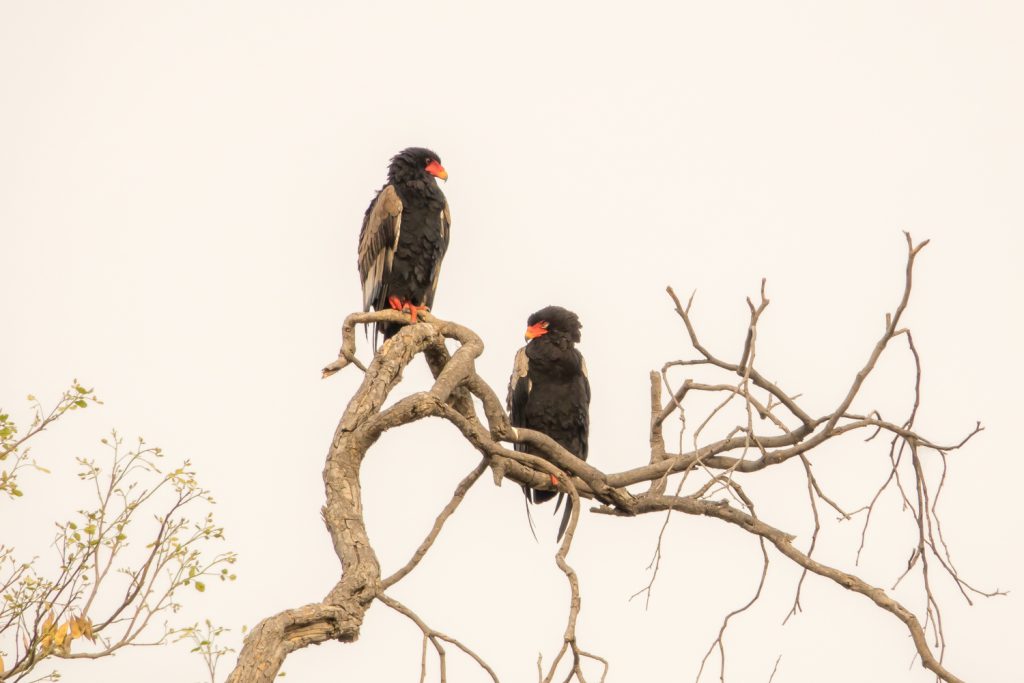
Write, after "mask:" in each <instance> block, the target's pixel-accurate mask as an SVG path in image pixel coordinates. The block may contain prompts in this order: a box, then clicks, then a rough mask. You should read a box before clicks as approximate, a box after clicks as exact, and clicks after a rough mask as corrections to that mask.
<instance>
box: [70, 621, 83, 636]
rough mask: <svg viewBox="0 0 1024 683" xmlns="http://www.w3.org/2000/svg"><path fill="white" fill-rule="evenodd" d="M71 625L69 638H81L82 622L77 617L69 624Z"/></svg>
mask: <svg viewBox="0 0 1024 683" xmlns="http://www.w3.org/2000/svg"><path fill="white" fill-rule="evenodd" d="M69 623H70V624H71V637H72V638H81V637H82V622H81V620H80V619H79V618H78V617H75V618H74V619H72V620H71V621H70V622H69Z"/></svg>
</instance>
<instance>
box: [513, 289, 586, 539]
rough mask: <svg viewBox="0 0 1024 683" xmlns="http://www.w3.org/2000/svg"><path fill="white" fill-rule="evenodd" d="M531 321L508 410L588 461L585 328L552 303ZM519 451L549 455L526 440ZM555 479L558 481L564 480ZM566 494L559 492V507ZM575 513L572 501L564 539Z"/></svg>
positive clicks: (530, 494)
mask: <svg viewBox="0 0 1024 683" xmlns="http://www.w3.org/2000/svg"><path fill="white" fill-rule="evenodd" d="M526 324H527V328H526V339H527V344H526V346H524V347H523V348H521V349H519V352H518V353H516V361H515V366H514V367H513V369H512V378H511V379H510V380H509V384H508V414H509V418H510V420H511V421H512V426H513V427H526V428H528V429H534V430H536V431H538V432H543V433H544V434H547V435H548V436H549V437H551V438H552V439H554V440H555V441H557V442H558V443H559V445H561V446H562V447H563V448H565V450H567V451H569V452H570V453H572V454H573V455H575V456H576V457H578V458H580V459H582V460H586V459H587V432H588V431H589V429H590V413H589V409H590V381H589V380H588V379H587V364H586V363H585V362H584V361H583V355H582V354H581V353H580V352H579V351H577V350H576V342H578V341H579V340H580V328H581V327H582V325H581V324H580V319H579V318H578V317H577V316H576V314H575V313H573V312H572V311H569V310H566V309H564V308H562V307H560V306H548V307H547V308H542V309H541V310H539V311H537V312H536V313H534V314H533V315H531V316H530V318H529V320H527V321H526ZM516 450H518V451H525V452H527V453H532V454H534V455H539V456H542V457H543V454H542V453H540V452H539V451H536V450H534V449H533V448H531V447H529V446H526V445H524V444H516ZM552 479H553V480H554V477H552ZM552 483H553V484H556V485H557V483H558V482H557V480H554V481H552ZM523 492H524V493H525V494H526V500H527V503H528V504H529V503H531V502H532V503H543V502H545V501H548V500H551V499H552V498H554V497H555V492H554V491H538V490H536V489H531V488H528V487H526V486H524V487H523ZM563 495H564V494H562V493H559V494H558V503H556V505H555V512H558V506H559V505H561V503H562V497H563ZM571 513H572V501H571V500H567V501H565V513H564V514H563V516H562V523H561V524H560V525H559V527H558V540H561V539H562V534H563V533H565V527H566V525H567V524H568V523H569V517H570V515H571ZM527 515H529V505H527ZM532 524H533V523H532V522H531V528H532Z"/></svg>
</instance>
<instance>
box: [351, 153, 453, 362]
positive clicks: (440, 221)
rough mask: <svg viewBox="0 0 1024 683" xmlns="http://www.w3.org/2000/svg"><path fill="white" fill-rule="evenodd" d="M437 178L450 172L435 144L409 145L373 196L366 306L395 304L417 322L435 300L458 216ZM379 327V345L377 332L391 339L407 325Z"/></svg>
mask: <svg viewBox="0 0 1024 683" xmlns="http://www.w3.org/2000/svg"><path fill="white" fill-rule="evenodd" d="M437 178H440V179H441V180H447V179H448V172H447V171H445V170H444V167H443V166H441V159H440V157H438V155H437V154H436V153H434V152H432V151H430V150H429V149H424V148H422V147H409V148H408V149H403V150H402V151H401V152H399V153H398V154H396V155H395V156H394V157H392V159H391V164H390V166H388V180H387V183H386V184H385V185H384V187H382V188H381V189H380V190H379V191H378V192H377V195H376V196H375V197H374V198H373V201H372V202H370V206H369V208H367V209H366V215H365V216H364V217H363V228H362V230H361V231H360V232H359V259H358V260H359V278H360V281H361V282H362V285H363V310H364V311H368V310H370V308H371V307H372V308H373V309H374V310H377V311H379V310H382V309H385V308H393V309H396V310H399V311H406V312H408V313H409V314H410V315H411V317H412V322H416V316H417V314H418V313H419V312H420V311H423V310H429V308H430V307H431V306H432V305H433V303H434V293H435V292H436V291H437V279H438V275H439V274H440V272H441V260H442V259H443V258H444V253H445V251H446V250H447V249H448V240H449V228H450V226H451V222H452V218H451V212H450V211H449V210H448V202H447V200H446V199H445V197H444V193H443V192H441V188H440V187H438V186H437V180H436V179H437ZM374 328H375V329H374V334H373V348H374V351H376V350H377V341H378V338H377V332H378V331H379V332H381V335H382V336H383V338H384V339H385V340H386V339H389V338H391V337H392V336H394V335H395V334H397V333H398V330H399V329H401V325H398V324H395V323H382V324H380V325H379V326H378V325H375V326H374Z"/></svg>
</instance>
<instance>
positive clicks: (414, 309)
mask: <svg viewBox="0 0 1024 683" xmlns="http://www.w3.org/2000/svg"><path fill="white" fill-rule="evenodd" d="M402 310H405V311H408V312H409V315H411V316H412V321H413V322H414V323H415V322H416V316H417V315H418V314H419V313H420V311H430V306H417V305H416V304H414V303H412V302H407V303H406V304H405V308H404V309H402Z"/></svg>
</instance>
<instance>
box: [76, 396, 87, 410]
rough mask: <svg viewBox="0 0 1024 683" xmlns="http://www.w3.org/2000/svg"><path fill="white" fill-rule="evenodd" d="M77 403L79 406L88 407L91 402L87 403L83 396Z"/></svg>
mask: <svg viewBox="0 0 1024 683" xmlns="http://www.w3.org/2000/svg"><path fill="white" fill-rule="evenodd" d="M75 405H76V406H78V407H79V408H87V407H89V404H88V403H86V402H85V399H82V398H80V399H78V400H77V401H75Z"/></svg>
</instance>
